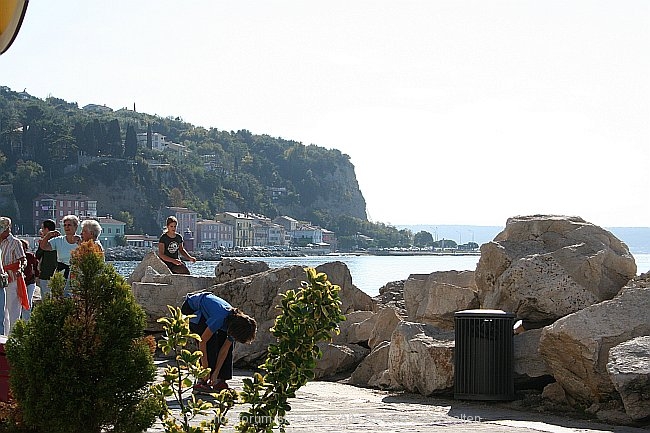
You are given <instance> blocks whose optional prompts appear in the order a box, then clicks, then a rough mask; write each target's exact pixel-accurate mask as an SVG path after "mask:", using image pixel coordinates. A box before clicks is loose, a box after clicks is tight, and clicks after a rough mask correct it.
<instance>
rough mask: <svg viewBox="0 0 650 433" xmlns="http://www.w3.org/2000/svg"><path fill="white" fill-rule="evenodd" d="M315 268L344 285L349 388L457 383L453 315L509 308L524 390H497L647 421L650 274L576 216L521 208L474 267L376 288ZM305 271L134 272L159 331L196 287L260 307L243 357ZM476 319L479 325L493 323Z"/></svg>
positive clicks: (336, 347) (516, 370)
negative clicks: (370, 291)
mask: <svg viewBox="0 0 650 433" xmlns="http://www.w3.org/2000/svg"><path fill="white" fill-rule="evenodd" d="M333 260H336V259H335V258H333ZM317 270H318V271H319V272H324V273H325V274H327V276H328V279H329V280H330V281H331V282H332V283H334V284H337V285H338V286H340V288H341V291H340V295H341V300H342V304H341V311H342V312H343V313H344V314H345V316H346V320H345V321H344V322H341V324H340V331H341V332H340V333H339V334H338V335H336V336H334V337H333V341H332V342H331V343H327V344H323V345H322V346H321V350H322V352H323V357H322V358H321V359H320V360H319V362H318V364H317V366H316V368H315V370H314V373H315V377H316V378H319V379H325V378H331V377H336V375H339V374H346V375H347V374H349V383H350V384H354V385H358V386H363V387H371V388H376V389H380V390H391V391H397V390H401V391H406V392H411V393H418V394H422V395H423V396H433V395H439V394H446V393H451V390H452V389H453V390H454V392H455V389H456V388H455V383H454V380H455V371H456V365H455V350H456V347H455V336H454V329H455V319H456V317H455V314H456V312H458V311H466V310H476V309H478V308H480V309H484V310H486V311H488V312H493V311H498V310H502V311H504V312H509V313H512V314H514V316H515V317H516V318H518V319H519V320H520V321H521V324H522V325H523V326H520V327H518V328H517V330H516V332H515V335H513V339H512V346H513V349H514V353H513V355H512V365H511V367H509V368H508V370H509V372H512V373H513V374H514V377H513V379H515V380H514V382H515V383H514V394H513V391H512V390H511V391H508V394H507V396H505V397H501V394H499V398H506V397H507V399H511V398H515V399H517V400H524V399H525V396H528V395H530V396H531V397H532V400H531V401H535V400H536V401H537V405H538V406H539V407H543V408H549V410H556V408H561V410H566V411H577V412H581V413H585V414H587V415H588V416H589V417H593V418H597V419H599V420H600V421H606V422H609V423H613V424H622V425H628V426H647V425H648V420H650V400H648V398H647V393H646V392H645V391H642V392H640V393H639V392H637V391H638V390H647V389H650V387H649V385H648V383H649V381H650V375H649V374H648V371H650V369H648V359H650V357H649V356H648V354H649V353H650V316H648V314H647V310H648V309H649V308H650V273H648V274H642V275H636V272H637V267H636V264H635V262H634V257H633V256H632V255H631V254H630V252H629V250H628V248H627V246H626V245H625V244H624V243H623V242H621V241H620V240H619V239H617V238H616V237H615V236H614V235H612V234H611V233H610V232H607V231H605V230H603V229H602V228H600V227H597V226H595V225H593V224H591V223H588V222H586V221H584V220H583V219H581V218H579V217H563V216H545V215H533V216H519V217H514V218H510V219H509V220H508V222H507V224H506V228H505V230H504V231H503V232H502V233H500V234H499V235H497V237H495V239H494V240H493V241H492V242H489V243H487V244H483V245H482V246H481V257H480V260H479V263H478V264H477V267H476V270H475V271H441V272H433V273H430V274H411V275H410V276H409V278H408V279H407V280H403V281H399V282H392V283H389V284H386V285H385V286H384V287H383V288H382V289H380V291H379V292H380V295H379V296H378V297H376V298H370V297H369V296H368V295H367V294H365V293H363V292H361V291H360V290H359V289H358V288H356V286H354V284H353V282H352V277H351V275H350V272H349V269H348V268H347V266H346V265H345V264H344V263H343V262H340V261H338V262H337V261H333V262H330V263H325V264H322V265H320V266H318V267H317ZM303 278H304V269H302V267H300V266H286V267H282V268H277V269H275V268H274V269H269V268H268V265H266V263H264V262H263V261H248V260H240V259H225V258H224V259H223V260H221V261H220V262H219V263H218V264H217V265H216V267H215V273H214V276H193V275H172V274H170V272H169V269H168V268H167V267H166V266H165V265H164V263H163V262H161V261H160V259H159V258H158V257H157V256H156V255H155V254H154V253H153V252H151V251H150V252H149V253H148V254H147V257H145V259H144V260H143V261H142V263H140V264H139V265H138V267H137V268H136V269H135V270H134V271H133V273H132V275H131V276H130V277H129V280H128V282H129V283H130V284H131V287H132V290H133V294H134V296H135V298H136V300H137V302H138V303H139V304H140V305H142V306H143V308H144V309H145V312H146V314H147V321H148V328H147V330H148V331H150V332H159V331H160V329H159V326H160V324H159V323H158V321H157V320H158V318H160V317H163V316H164V315H166V314H167V311H168V308H167V305H179V304H180V303H181V302H182V300H183V299H184V297H185V296H186V294H187V293H191V292H194V291H197V290H209V291H211V292H213V293H215V294H218V295H219V296H221V297H223V298H224V299H228V300H229V301H230V302H233V304H234V305H237V306H238V307H240V308H242V310H243V311H246V312H247V313H248V314H251V315H252V316H254V317H255V318H256V320H258V324H259V326H258V335H257V338H256V340H255V341H254V342H253V343H251V344H250V345H242V346H240V347H238V351H237V353H236V355H235V356H236V361H235V362H239V363H240V366H242V367H245V366H256V365H259V362H260V360H262V359H263V358H264V357H265V355H266V349H267V347H268V345H269V344H270V343H271V342H272V340H273V339H272V336H271V334H270V333H269V332H268V330H269V329H270V328H271V327H272V326H273V323H274V320H275V316H276V315H277V310H276V309H275V307H274V306H275V305H277V304H278V300H279V299H280V296H281V295H282V293H284V292H286V290H288V289H290V288H295V287H298V286H299V285H300V281H302V279H303ZM490 314H491V313H490ZM493 319H494V318H490V320H488V321H487V322H485V323H492V321H493ZM477 323H478V324H479V325H480V326H481V327H480V329H483V327H484V326H488V325H483V324H482V323H483V322H477ZM479 325H477V326H479ZM486 329H491V328H486ZM477 335H478V334H477ZM480 335H482V334H480ZM467 338H469V339H470V341H472V342H473V343H472V344H474V346H476V347H477V348H480V349H481V350H480V352H481V353H491V352H490V350H496V349H497V348H496V347H492V346H491V344H490V343H489V341H492V340H491V337H480V336H479V337H470V336H467ZM473 338H479V339H480V340H478V341H474V340H472V339H473ZM483 339H485V341H483ZM504 341H505V340H504ZM474 346H472V345H470V347H474ZM473 356H477V355H473ZM474 359H476V360H479V359H481V358H474ZM423 365H426V366H427V368H426V369H423V368H421V367H422V366H423ZM510 369H511V370H510ZM509 372H508V374H510V373H509ZM502 373H504V374H505V373H506V372H505V371H504V372H502ZM504 380H505V379H504ZM511 383H512V382H511ZM472 385H475V383H472Z"/></svg>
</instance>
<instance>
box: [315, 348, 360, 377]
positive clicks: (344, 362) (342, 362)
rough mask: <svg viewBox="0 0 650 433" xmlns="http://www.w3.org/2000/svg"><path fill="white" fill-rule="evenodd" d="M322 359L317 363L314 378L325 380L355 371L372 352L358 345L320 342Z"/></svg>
mask: <svg viewBox="0 0 650 433" xmlns="http://www.w3.org/2000/svg"><path fill="white" fill-rule="evenodd" d="M318 347H319V348H320V350H321V353H322V355H323V356H322V358H321V359H319V360H318V361H316V367H315V368H314V378H316V379H324V378H328V377H331V376H334V375H336V374H338V373H342V372H348V371H351V370H354V369H355V368H356V367H357V366H358V365H359V363H360V362H361V361H362V360H363V358H365V357H366V355H368V353H369V352H370V350H369V349H367V348H365V347H363V346H359V345H358V344H349V343H348V344H337V343H327V342H320V343H318Z"/></svg>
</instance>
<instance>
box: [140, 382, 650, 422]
mask: <svg viewBox="0 0 650 433" xmlns="http://www.w3.org/2000/svg"><path fill="white" fill-rule="evenodd" d="M235 374H236V375H235V377H234V378H233V379H232V380H231V381H229V384H230V385H231V387H233V388H235V389H241V386H242V379H243V378H244V377H246V376H249V375H250V373H248V372H245V371H237V372H235ZM204 399H205V398H204ZM207 399H209V397H207ZM290 404H291V411H290V412H289V414H288V416H287V419H288V420H289V422H290V425H289V426H288V427H287V432H288V433H337V432H353V431H354V432H358V433H363V432H381V433H429V432H438V431H447V432H455V433H460V432H496V433H515V432H522V433H533V432H549V433H573V432H576V433H577V432H580V433H604V432H613V433H614V432H615V433H624V432H630V433H632V432H642V433H648V431H649V430H646V429H639V428H632V427H620V426H610V425H606V424H599V423H595V422H591V421H585V420H576V419H570V418H566V417H561V416H556V415H551V414H539V413H531V412H522V411H517V410H513V409H508V408H504V407H503V404H502V403H496V402H495V403H486V402H464V401H457V400H446V399H438V398H430V397H424V396H421V395H417V394H406V393H395V392H387V391H379V390H373V389H366V388H359V387H355V386H351V385H347V384H343V383H338V382H325V381H316V382H310V383H308V384H307V385H305V386H304V387H302V388H301V389H300V390H299V391H298V392H297V393H296V398H295V399H292V400H290ZM235 409H237V408H235ZM228 415H229V416H228V419H229V420H230V424H229V425H228V426H226V427H225V428H222V431H223V432H232V431H234V429H233V427H232V425H233V424H235V423H236V422H237V419H238V413H237V412H236V411H231V412H230V413H229V414H228ZM161 432H163V429H162V427H161V425H160V424H156V425H154V426H153V427H152V428H150V429H148V430H147V433H161Z"/></svg>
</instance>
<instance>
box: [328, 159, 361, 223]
mask: <svg viewBox="0 0 650 433" xmlns="http://www.w3.org/2000/svg"><path fill="white" fill-rule="evenodd" d="M333 168H334V170H332V171H330V172H328V173H327V174H326V176H325V177H324V178H323V179H322V181H321V187H322V188H321V193H320V194H319V195H318V196H317V200H316V203H315V207H316V208H319V209H327V210H328V213H330V214H333V215H340V214H343V215H349V216H353V217H355V218H360V219H362V220H365V219H367V215H366V200H365V199H364V198H363V194H362V193H361V190H360V189H359V182H357V177H356V174H355V172H354V165H352V164H351V163H348V164H341V165H337V166H336V167H333Z"/></svg>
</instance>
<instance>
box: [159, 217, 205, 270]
mask: <svg viewBox="0 0 650 433" xmlns="http://www.w3.org/2000/svg"><path fill="white" fill-rule="evenodd" d="M165 226H166V227H167V228H166V229H165V231H164V232H163V234H162V236H160V240H159V241H158V257H160V260H162V261H163V262H165V264H166V265H167V267H168V268H169V270H170V271H172V273H173V274H189V273H190V270H189V269H187V266H185V264H184V263H183V262H182V261H180V260H179V254H180V255H183V256H185V257H187V259H188V260H189V261H190V262H192V263H195V262H196V258H195V257H193V256H191V255H190V254H189V253H188V252H187V251H185V247H184V246H183V236H181V235H180V234H178V233H176V228H177V226H178V220H177V219H176V217H175V216H169V217H167V222H166V223H165Z"/></svg>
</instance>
